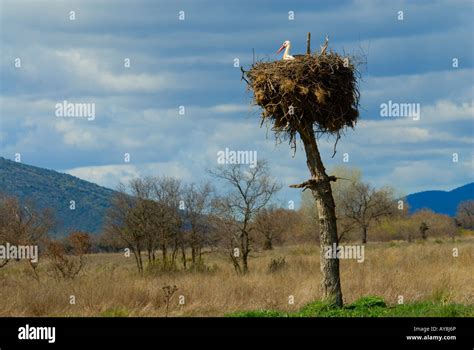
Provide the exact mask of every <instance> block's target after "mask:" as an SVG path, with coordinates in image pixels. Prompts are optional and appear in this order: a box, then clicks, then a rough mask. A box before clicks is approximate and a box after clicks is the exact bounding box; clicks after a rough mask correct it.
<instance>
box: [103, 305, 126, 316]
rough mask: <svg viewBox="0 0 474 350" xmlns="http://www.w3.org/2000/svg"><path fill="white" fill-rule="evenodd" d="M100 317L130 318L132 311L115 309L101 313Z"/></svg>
mask: <svg viewBox="0 0 474 350" xmlns="http://www.w3.org/2000/svg"><path fill="white" fill-rule="evenodd" d="M100 316H102V317H128V316H130V311H128V310H127V309H125V308H122V307H113V308H110V309H107V310H105V311H103V312H101V314H100Z"/></svg>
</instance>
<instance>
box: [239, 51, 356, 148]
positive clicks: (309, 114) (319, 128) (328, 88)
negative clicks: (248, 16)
mask: <svg viewBox="0 0 474 350" xmlns="http://www.w3.org/2000/svg"><path fill="white" fill-rule="evenodd" d="M245 75H246V77H247V80H248V83H249V85H250V87H251V89H252V90H253V97H254V100H255V103H256V104H257V105H259V106H260V107H262V108H263V112H262V118H263V119H262V123H263V122H264V121H270V122H272V124H273V130H274V131H275V132H276V133H277V135H278V134H284V135H285V136H289V138H290V143H294V142H295V135H296V132H297V131H299V130H302V128H307V127H308V126H312V127H313V129H314V131H316V132H320V133H329V134H336V135H338V136H339V135H340V132H341V131H342V130H344V129H345V128H347V127H354V126H355V123H356V121H357V118H358V117H359V112H358V105H359V90H358V81H357V78H358V72H357V69H356V68H355V66H354V65H353V64H352V62H351V60H349V59H346V60H345V59H344V58H343V57H342V56H340V55H338V54H336V53H332V52H331V53H329V54H326V53H324V54H311V55H301V56H296V57H295V59H294V60H281V61H275V62H257V63H255V64H254V65H253V66H252V68H251V70H249V71H247V72H245Z"/></svg>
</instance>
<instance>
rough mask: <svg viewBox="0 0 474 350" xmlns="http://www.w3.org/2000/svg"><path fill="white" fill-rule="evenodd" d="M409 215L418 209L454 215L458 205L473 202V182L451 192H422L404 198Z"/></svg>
mask: <svg viewBox="0 0 474 350" xmlns="http://www.w3.org/2000/svg"><path fill="white" fill-rule="evenodd" d="M406 199H407V202H408V205H409V207H410V213H414V212H415V211H417V210H420V209H431V210H432V211H434V212H435V213H439V214H447V215H450V216H455V215H456V209H457V207H458V205H459V203H461V202H463V201H466V200H474V182H471V183H470V184H467V185H464V186H461V187H458V188H455V189H454V190H452V191H423V192H418V193H413V194H410V195H408V196H407V197H406Z"/></svg>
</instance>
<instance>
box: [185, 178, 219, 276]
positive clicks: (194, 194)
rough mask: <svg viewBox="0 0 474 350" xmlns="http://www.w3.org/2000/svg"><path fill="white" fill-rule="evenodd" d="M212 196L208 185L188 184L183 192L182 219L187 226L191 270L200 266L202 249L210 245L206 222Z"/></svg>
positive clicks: (208, 229) (208, 228) (209, 232)
mask: <svg viewBox="0 0 474 350" xmlns="http://www.w3.org/2000/svg"><path fill="white" fill-rule="evenodd" d="M212 195H213V189H212V186H211V185H210V184H209V183H204V184H201V185H196V184H190V185H188V186H187V187H185V189H184V190H183V198H184V199H183V200H184V218H185V222H186V224H187V225H189V229H188V231H189V235H188V237H187V238H188V239H187V243H188V244H189V246H190V248H191V261H192V267H193V268H196V267H197V266H200V265H201V264H202V248H203V247H204V246H205V245H209V244H211V243H212V237H211V229H210V228H211V227H210V224H209V220H208V217H209V214H211V209H212V200H213V197H212ZM184 261H185V259H184Z"/></svg>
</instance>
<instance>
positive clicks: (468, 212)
mask: <svg viewBox="0 0 474 350" xmlns="http://www.w3.org/2000/svg"><path fill="white" fill-rule="evenodd" d="M456 220H457V222H458V223H459V224H460V225H461V226H462V227H464V228H467V229H472V228H474V201H472V200H470V201H464V202H461V203H460V204H459V205H458V208H457V213H456Z"/></svg>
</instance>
